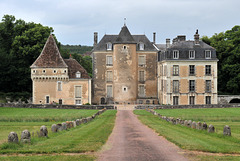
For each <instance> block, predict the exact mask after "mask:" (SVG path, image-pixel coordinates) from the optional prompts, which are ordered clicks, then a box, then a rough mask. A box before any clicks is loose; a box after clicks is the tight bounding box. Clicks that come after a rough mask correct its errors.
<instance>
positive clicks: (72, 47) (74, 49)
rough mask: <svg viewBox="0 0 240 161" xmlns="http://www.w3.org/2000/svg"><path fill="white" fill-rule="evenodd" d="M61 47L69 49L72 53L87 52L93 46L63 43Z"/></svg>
mask: <svg viewBox="0 0 240 161" xmlns="http://www.w3.org/2000/svg"><path fill="white" fill-rule="evenodd" d="M61 49H63V50H67V51H68V52H69V53H70V54H85V53H90V52H91V51H92V49H93V47H92V46H85V45H61Z"/></svg>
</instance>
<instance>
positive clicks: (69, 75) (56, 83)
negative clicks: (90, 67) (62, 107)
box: [31, 35, 91, 105]
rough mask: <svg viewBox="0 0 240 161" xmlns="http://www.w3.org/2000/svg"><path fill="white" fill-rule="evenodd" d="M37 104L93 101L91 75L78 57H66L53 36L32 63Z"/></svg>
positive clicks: (35, 102) (32, 76) (35, 101)
mask: <svg viewBox="0 0 240 161" xmlns="http://www.w3.org/2000/svg"><path fill="white" fill-rule="evenodd" d="M31 78H32V83H33V103H34V104H51V103H59V104H70V105H71V104H72V105H74V104H76V105H81V104H85V103H91V78H90V77H89V76H88V73H87V71H86V70H85V69H84V68H83V67H82V66H81V65H80V64H79V63H78V62H77V61H76V60H75V59H72V58H70V59H63V58H62V56H61V54H60V52H59V50H58V47H57V45H56V42H55V40H54V37H53V36H52V35H50V36H49V38H48V40H47V42H46V44H45V46H44V48H43V50H42V52H41V54H40V55H39V57H38V58H37V60H36V61H35V62H34V63H33V64H32V65H31Z"/></svg>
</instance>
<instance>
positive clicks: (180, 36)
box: [177, 35, 186, 41]
mask: <svg viewBox="0 0 240 161" xmlns="http://www.w3.org/2000/svg"><path fill="white" fill-rule="evenodd" d="M177 39H178V41H186V36H185V35H178V36H177Z"/></svg>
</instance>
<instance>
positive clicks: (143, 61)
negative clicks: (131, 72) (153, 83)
mask: <svg viewBox="0 0 240 161" xmlns="http://www.w3.org/2000/svg"><path fill="white" fill-rule="evenodd" d="M145 64H146V57H145V56H144V55H139V56H138V65H139V66H144V65H145Z"/></svg>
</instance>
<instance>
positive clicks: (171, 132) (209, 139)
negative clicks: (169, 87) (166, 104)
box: [134, 110, 240, 153]
mask: <svg viewBox="0 0 240 161" xmlns="http://www.w3.org/2000/svg"><path fill="white" fill-rule="evenodd" d="M158 112H159V113H162V112H161V111H158ZM168 112H169V111H168ZM134 113H135V114H137V115H139V117H138V118H139V119H140V120H141V121H142V122H143V123H144V124H146V125H147V126H149V127H150V128H152V129H154V130H156V132H157V133H159V134H160V135H162V136H164V137H165V138H166V139H168V140H169V141H171V142H173V143H175V144H176V145H178V146H179V147H181V148H183V149H188V150H196V151H207V152H213V153H219V152H220V153H240V138H238V137H228V136H223V135H222V134H218V133H211V134H210V133H207V132H206V131H200V130H196V129H191V128H187V127H184V126H181V125H172V124H171V123H169V122H167V121H165V120H162V119H160V118H158V117H157V116H154V115H152V114H151V113H150V112H147V111H145V110H135V111H134ZM169 113H170V112H169ZM199 113H200V111H199ZM169 116H174V115H169Z"/></svg>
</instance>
